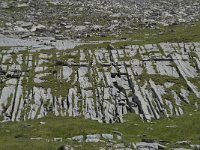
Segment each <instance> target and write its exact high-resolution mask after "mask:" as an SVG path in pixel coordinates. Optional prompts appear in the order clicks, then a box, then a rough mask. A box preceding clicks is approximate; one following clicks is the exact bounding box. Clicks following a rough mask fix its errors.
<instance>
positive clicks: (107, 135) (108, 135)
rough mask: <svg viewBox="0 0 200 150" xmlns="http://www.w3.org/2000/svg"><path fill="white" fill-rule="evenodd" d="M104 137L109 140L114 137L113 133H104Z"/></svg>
mask: <svg viewBox="0 0 200 150" xmlns="http://www.w3.org/2000/svg"><path fill="white" fill-rule="evenodd" d="M102 137H103V138H104V139H107V140H112V139H113V135H112V134H102Z"/></svg>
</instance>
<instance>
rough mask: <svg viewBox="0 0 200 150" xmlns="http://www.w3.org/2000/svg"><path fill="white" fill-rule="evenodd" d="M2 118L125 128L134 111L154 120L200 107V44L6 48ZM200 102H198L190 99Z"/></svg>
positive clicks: (2, 52) (2, 69) (0, 70)
mask: <svg viewBox="0 0 200 150" xmlns="http://www.w3.org/2000/svg"><path fill="white" fill-rule="evenodd" d="M0 56H1V57H0V58H1V59H0V60H1V68H0V73H1V94H0V95H1V96H0V97H1V101H0V114H1V115H2V116H3V120H4V121H10V120H12V121H20V120H27V119H35V118H41V117H44V116H46V115H48V113H49V112H53V113H54V114H55V116H80V115H83V116H84V117H85V118H90V119H93V120H98V121H99V122H106V123H113V122H123V115H124V114H126V113H127V112H135V113H136V114H138V115H140V116H141V118H142V119H144V120H146V121H150V120H152V119H159V118H160V117H161V115H164V116H166V117H172V116H180V115H182V114H183V113H184V108H183V107H182V106H183V105H184V104H186V105H194V106H195V109H198V107H199V101H198V98H199V97H200V91H199V82H198V80H199V77H198V70H199V69H200V61H199V57H200V43H187V44H185V43H161V44H158V45H156V44H153V45H152V44H147V45H144V46H138V45H130V46H126V47H124V48H123V49H120V48H119V49H118V48H117V49H115V48H114V47H113V46H112V45H108V47H107V49H103V48H102V49H96V50H84V49H80V50H73V51H71V52H70V51H58V50H54V49H51V50H43V51H39V52H38V51H36V52H34V51H32V50H29V49H26V48H24V47H11V48H7V49H6V48H5V49H2V50H1V55H0ZM193 97H196V98H193Z"/></svg>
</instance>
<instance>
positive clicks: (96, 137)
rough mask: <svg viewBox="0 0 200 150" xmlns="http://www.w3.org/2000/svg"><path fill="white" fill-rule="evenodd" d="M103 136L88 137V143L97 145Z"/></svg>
mask: <svg viewBox="0 0 200 150" xmlns="http://www.w3.org/2000/svg"><path fill="white" fill-rule="evenodd" d="M100 138H101V135H100V134H93V135H87V136H86V142H94V143H97V142H99V141H100Z"/></svg>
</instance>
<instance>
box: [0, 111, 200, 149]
mask: <svg viewBox="0 0 200 150" xmlns="http://www.w3.org/2000/svg"><path fill="white" fill-rule="evenodd" d="M191 113H192V115H191V114H185V115H183V116H181V117H177V118H173V119H172V118H165V119H161V120H154V121H153V122H151V123H147V122H143V121H142V120H141V119H140V118H139V117H138V116H136V115H135V114H127V115H126V116H125V120H126V122H125V123H123V124H100V123H98V122H96V121H91V120H85V119H83V118H82V117H80V118H70V117H57V118H55V117H53V116H48V117H46V118H43V119H38V120H34V121H26V122H14V123H11V122H9V123H4V124H0V129H1V130H0V135H1V136H0V149H2V150H3V149H5V150H11V149H16V150H25V149H29V150H35V149H41V150H47V149H48V150H55V149H56V148H57V147H59V146H60V145H62V144H69V145H72V146H74V147H75V145H76V146H78V147H77V148H75V149H83V150H84V149H88V148H93V149H99V148H100V147H102V146H104V147H105V143H96V144H94V143H85V142H82V143H76V142H72V141H70V140H68V139H67V138H70V137H73V136H76V135H87V134H101V133H111V134H112V132H113V131H119V132H121V133H122V134H123V139H122V141H123V142H124V143H125V144H128V143H129V142H139V141H141V140H142V139H144V138H147V139H155V140H164V141H168V143H169V144H168V147H176V146H177V145H175V142H177V141H180V140H190V141H192V143H193V144H198V143H199V142H200V126H199V124H200V119H199V115H200V111H196V112H195V111H192V112H191ZM41 121H44V122H46V124H45V125H41V124H40V122H41ZM172 125H176V126H177V128H167V127H166V126H172ZM150 129H151V130H150ZM186 129H190V132H186V131H185V130H186ZM34 137H41V138H43V139H42V140H39V141H37V140H30V138H34ZM56 137H61V138H63V141H62V142H53V141H52V140H53V138H56ZM118 142H121V141H118Z"/></svg>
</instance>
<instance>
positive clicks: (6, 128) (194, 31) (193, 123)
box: [0, 23, 200, 150]
mask: <svg viewBox="0 0 200 150" xmlns="http://www.w3.org/2000/svg"><path fill="white" fill-rule="evenodd" d="M171 28H173V29H175V32H171ZM159 32H163V34H162V35H158V33H159ZM147 35H148V36H147ZM198 35H200V23H196V25H195V26H192V27H191V26H190V25H179V26H173V27H167V28H161V29H160V30H148V29H145V30H138V31H134V33H133V34H126V33H125V34H123V35H122V36H121V37H119V38H122V37H126V38H128V40H127V41H125V42H124V41H123V42H117V43H115V44H114V45H115V46H122V45H128V44H145V43H159V42H183V41H184V42H190V41H200V36H198ZM110 38H111V37H110ZM107 39H109V37H107ZM107 39H104V38H101V39H98V40H107ZM136 39H138V40H139V41H134V40H136ZM88 40H92V39H88ZM93 40H96V39H95V38H94V37H93ZM107 45H108V43H103V44H98V45H97V44H96V45H84V46H80V47H76V49H80V48H81V49H82V48H88V49H95V48H97V47H106V46H107ZM190 111H191V114H192V115H190V114H189V113H188V114H185V115H183V116H182V117H179V118H173V119H161V120H156V121H153V122H152V123H146V122H142V120H140V118H139V117H138V116H136V115H135V114H128V115H127V116H126V120H127V122H125V123H124V124H110V125H109V124H99V123H97V122H96V121H91V120H84V119H83V118H67V117H64V118H61V117H57V118H54V117H52V116H48V117H47V118H43V119H40V120H34V121H27V122H21V123H4V124H0V150H13V149H15V150H25V149H29V150H36V149H40V150H53V149H56V148H57V147H58V146H59V145H62V143H60V142H52V139H53V138H54V137H62V138H63V143H68V144H71V145H79V146H81V145H82V147H78V148H77V149H88V148H89V147H90V149H91V147H93V148H92V149H98V147H100V146H102V145H105V144H88V143H72V142H71V141H68V140H67V139H66V138H69V137H72V136H75V135H80V134H83V135H86V134H93V133H111V132H112V131H115V130H118V131H120V132H122V133H123V134H124V139H123V140H124V142H125V143H128V142H136V141H140V140H141V139H142V138H153V139H158V140H166V141H170V144H169V147H170V146H172V145H173V146H175V145H174V142H175V141H178V140H191V141H192V142H193V143H196V144H198V143H200V126H199V124H200V119H199V116H200V111H197V112H194V111H193V110H192V109H190ZM187 112H188V111H187ZM40 121H45V122H46V124H45V125H40V123H39V122H40ZM136 124H137V125H136ZM29 125H30V126H29ZM168 125H177V126H178V127H177V128H166V126H168ZM150 128H152V129H153V130H149V129H150ZM31 137H42V138H43V139H48V140H50V142H47V141H46V140H41V141H33V140H30V138H31Z"/></svg>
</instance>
